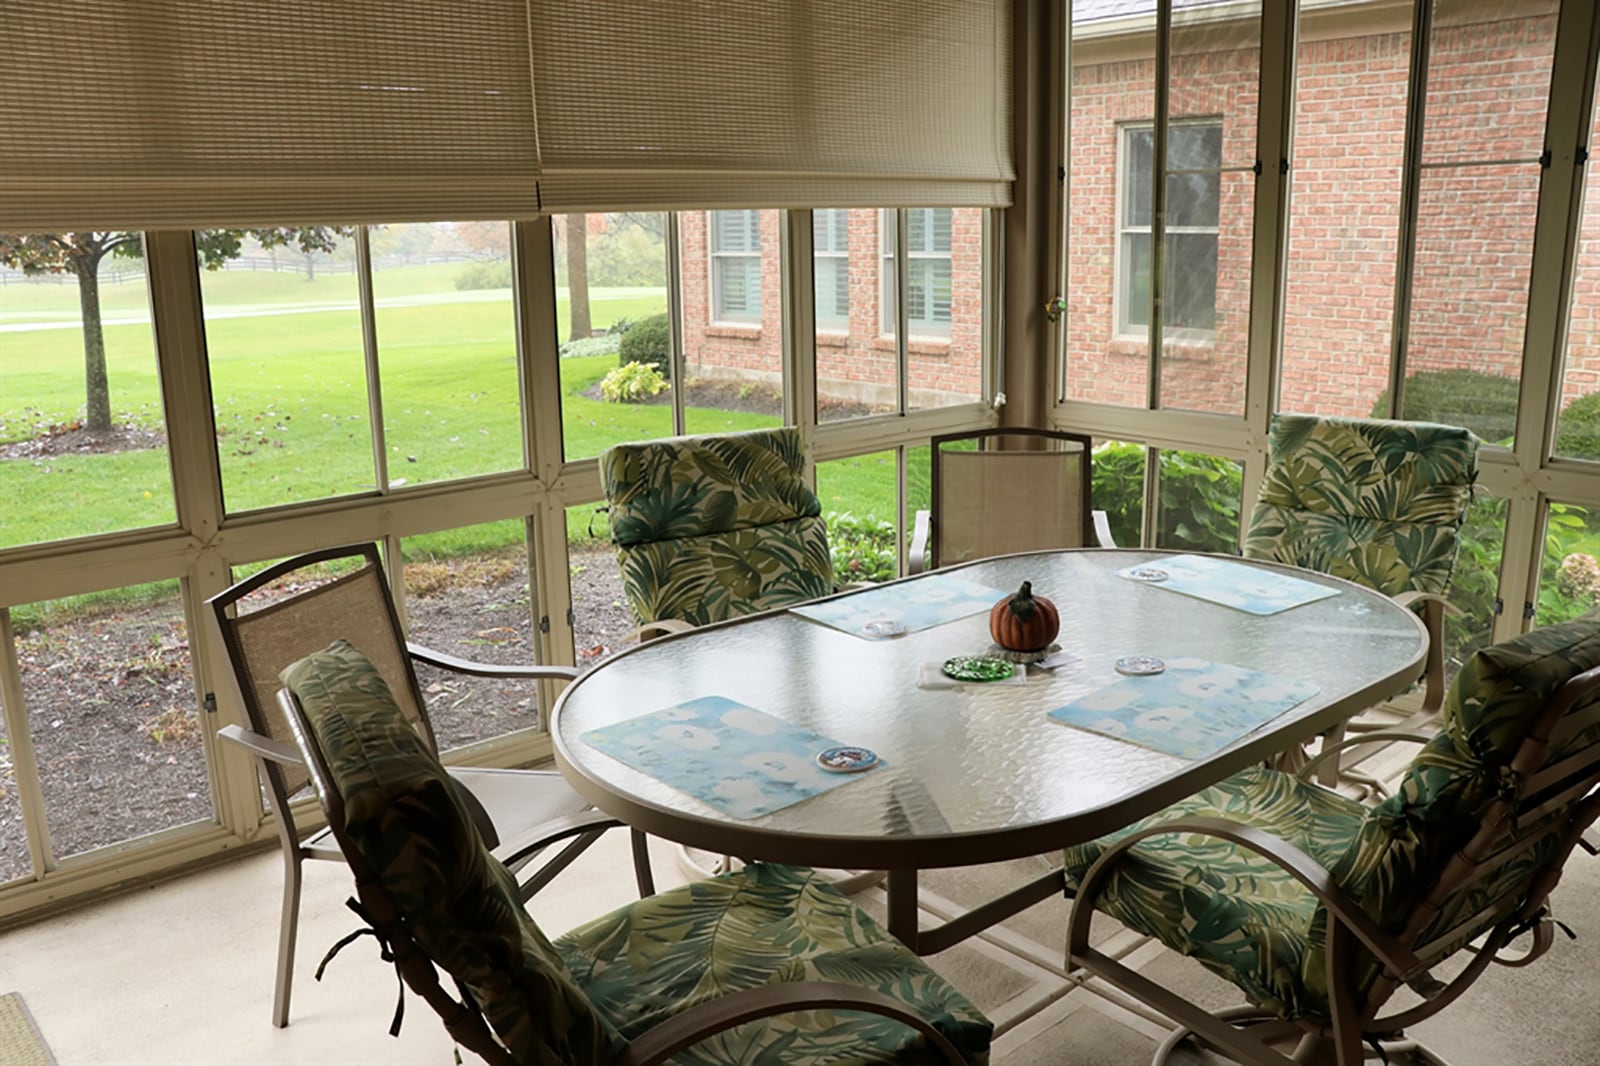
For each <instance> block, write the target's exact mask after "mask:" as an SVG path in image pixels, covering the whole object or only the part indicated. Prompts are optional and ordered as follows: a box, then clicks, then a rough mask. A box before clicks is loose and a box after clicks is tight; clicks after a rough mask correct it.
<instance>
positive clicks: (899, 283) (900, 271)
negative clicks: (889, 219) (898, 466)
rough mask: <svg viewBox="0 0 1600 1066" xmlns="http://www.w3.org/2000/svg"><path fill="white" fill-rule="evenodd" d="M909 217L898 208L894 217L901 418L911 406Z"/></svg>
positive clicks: (899, 406) (896, 335)
mask: <svg viewBox="0 0 1600 1066" xmlns="http://www.w3.org/2000/svg"><path fill="white" fill-rule="evenodd" d="M909 214H910V213H909V212H908V211H907V210H906V209H905V208H903V207H900V208H896V209H895V213H894V318H895V323H894V326H895V330H894V332H895V337H894V355H895V375H896V378H897V381H896V384H895V397H896V400H897V410H898V413H900V414H902V415H904V414H905V413H906V408H907V407H909V406H910V404H909V403H907V399H908V397H909V394H908V391H907V389H906V362H907V360H906V350H907V349H906V345H907V343H908V338H909V335H910V333H911V307H910V303H911V300H910V296H911V264H910V262H909V261H908V260H909V259H910V252H909V249H910V247H911V239H910V234H908V233H907V232H906V229H907V227H908V226H909V225H910V218H909Z"/></svg>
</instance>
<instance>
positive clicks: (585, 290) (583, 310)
mask: <svg viewBox="0 0 1600 1066" xmlns="http://www.w3.org/2000/svg"><path fill="white" fill-rule="evenodd" d="M567 300H568V304H569V306H570V309H571V327H572V328H571V330H570V336H569V337H568V338H567V339H568V340H575V341H576V340H582V339H583V338H585V337H587V336H589V334H591V333H592V332H594V326H593V324H592V322H591V320H590V318H589V216H588V215H568V216H567Z"/></svg>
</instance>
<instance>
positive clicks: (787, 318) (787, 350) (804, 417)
mask: <svg viewBox="0 0 1600 1066" xmlns="http://www.w3.org/2000/svg"><path fill="white" fill-rule="evenodd" d="M814 218H815V215H814V213H813V212H811V211H804V210H794V211H788V212H785V215H784V224H783V227H782V233H783V235H784V236H783V241H782V243H781V245H780V255H779V259H780V260H781V262H782V263H783V267H782V273H783V277H784V278H785V283H784V285H783V293H784V300H783V315H782V321H783V337H782V357H783V421H784V423H785V424H786V425H790V426H797V427H799V430H800V440H801V443H802V445H803V446H804V447H805V449H806V453H807V454H808V455H809V454H810V451H811V438H812V436H813V435H814V433H815V429H816V425H817V304H816V286H817V279H816V263H815V255H816V247H815V231H814V230H813V229H812V226H813V222H814ZM829 221H830V222H832V221H834V218H833V217H832V216H830V217H829ZM847 232H848V227H847ZM836 243H837V241H836V240H834V239H832V238H831V237H830V239H829V241H828V246H829V249H830V250H831V249H832V248H833V246H834V245H835V244H836ZM848 246H849V244H848V239H847V240H846V247H847V248H848ZM847 314H848V312H847ZM813 484H815V481H814V479H813Z"/></svg>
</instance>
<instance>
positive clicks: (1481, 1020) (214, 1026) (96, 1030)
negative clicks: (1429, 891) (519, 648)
mask: <svg viewBox="0 0 1600 1066" xmlns="http://www.w3.org/2000/svg"><path fill="white" fill-rule="evenodd" d="M657 848H658V850H657V852H656V854H655V867H656V870H657V878H658V881H659V882H660V883H661V885H662V887H666V886H667V885H668V884H671V883H676V882H677V881H678V880H680V879H681V875H680V874H679V873H678V872H677V867H676V862H675V856H674V853H673V851H672V849H671V848H670V846H668V845H666V844H662V843H660V842H657ZM1037 868H1039V867H1038V866H1037V864H1036V863H1013V864H1006V866H1005V867H1003V868H987V867H986V868H982V869H979V870H967V871H947V872H945V873H944V874H942V875H936V876H934V877H932V878H930V882H931V883H930V884H929V885H928V886H927V888H928V890H927V891H925V892H924V903H925V906H931V907H933V908H935V909H942V908H945V907H950V906H960V905H963V904H966V903H969V902H971V901H973V900H975V899H977V898H979V897H980V896H981V895H982V894H983V893H984V892H985V891H989V892H991V893H992V892H993V891H994V888H995V886H996V885H998V884H1002V883H1005V882H1008V881H1011V880H1013V879H1016V880H1020V879H1021V878H1022V877H1025V876H1027V874H1028V873H1030V872H1031V871H1032V870H1033V869H1037ZM281 871H282V866H281V863H280V861H279V859H278V856H277V854H276V853H265V854H260V855H256V856H253V857H250V858H247V859H244V860H242V861H238V862H234V863H232V864H229V865H227V866H224V867H219V868H216V869H212V870H208V871H204V872H201V873H198V874H193V875H190V876H188V877H184V878H182V879H179V880H174V881H170V882H167V883H165V884H161V885H156V886H153V887H150V888H146V889H142V890H140V891H138V892H135V893H133V894H130V895H126V896H122V897H119V898H115V899H111V900H107V901H105V902H103V903H99V904H96V905H93V906H90V907H86V908H83V909H80V910H77V911H73V912H70V913H68V914H65V915H62V916H60V917H57V918H54V919H52V920H49V921H45V922H42V923H39V924H36V925H33V926H30V927H26V928H22V929H17V930H13V931H10V932H8V933H4V934H0V992H10V991H15V992H20V993H21V994H22V996H23V998H24V999H25V1001H26V1002H27V1005H28V1007H29V1009H30V1010H31V1011H32V1013H33V1015H34V1018H35V1019H36V1021H37V1023H38V1025H39V1028H40V1030H41V1032H42V1033H43V1035H44V1038H45V1040H46V1041H47V1042H48V1044H49V1045H50V1048H51V1050H52V1051H53V1052H54V1054H55V1056H56V1059H57V1061H58V1063H60V1064H61V1066H77V1064H88V1063H151V1064H161V1066H174V1064H180V1063H196V1064H199V1063H204V1064H221V1063H300V1064H313V1063H330V1064H332V1063H340V1064H349V1063H385V1064H412V1063H415V1064H417V1066H424V1064H426V1066H445V1064H448V1063H450V1062H451V1061H453V1059H452V1057H451V1056H452V1044H451V1041H450V1040H449V1039H448V1037H447V1036H446V1034H445V1031H444V1029H443V1027H442V1026H441V1025H440V1024H439V1022H438V1021H437V1019H436V1018H435V1017H434V1015H433V1014H432V1012H431V1011H430V1010H428V1008H427V1007H426V1005H424V1004H423V1003H422V1002H421V1001H420V1000H418V999H416V998H415V997H413V996H410V995H409V994H408V996H407V1007H406V1014H405V1024H404V1027H403V1028H402V1030H401V1033H400V1036H399V1037H398V1038H392V1037H390V1036H389V1035H388V1032H387V1030H388V1026H389V1021H390V1016H391V1014H392V1012H393V1011H394V1006H395V995H396V988H397V985H396V978H395V975H394V971H393V969H392V968H391V967H389V966H388V965H386V964H384V963H383V962H381V961H380V960H379V958H378V955H377V950H376V947H375V945H374V943H373V942H372V941H371V940H370V939H368V938H363V939H361V940H358V941H357V942H355V943H354V944H352V945H350V946H349V947H348V948H346V949H345V951H344V952H343V953H341V954H340V956H339V957H338V958H337V959H335V960H334V961H333V963H332V964H331V965H329V967H328V969H327V972H326V974H325V975H324V979H323V980H322V981H321V982H320V983H319V982H316V981H314V980H312V973H313V971H314V970H315V969H316V966H317V963H318V961H319V960H320V959H321V957H322V954H323V952H324V951H326V950H327V948H328V947H329V946H330V945H331V944H332V943H333V942H334V941H335V940H337V939H338V938H339V937H341V936H343V935H344V934H345V933H347V932H349V931H351V930H353V929H355V928H356V927H357V924H358V923H357V921H356V919H355V917H354V915H352V914H351V913H350V912H349V911H347V910H346V909H345V907H344V900H345V898H346V897H347V896H348V895H349V894H350V880H349V875H348V873H347V872H346V870H345V868H344V866H343V865H342V864H337V863H329V862H312V863H307V864H306V885H305V892H304V897H303V902H302V913H301V926H300V929H301V932H300V948H301V950H300V954H299V958H298V959H297V963H296V967H295V972H296V977H295V981H296V987H295V992H294V1000H293V1004H292V1008H291V1012H290V1024H289V1026H288V1028H286V1029H274V1028H272V1027H271V1025H270V1024H269V1022H268V1016H269V1012H270V1009H271V1003H272V974H273V963H274V953H275V951H276V943H277V912H278V904H279V893H280V891H281ZM632 893H633V884H632V877H631V870H630V866H629V859H628V852H627V837H626V835H625V834H622V833H610V834H607V836H606V837H605V838H603V839H602V841H601V842H600V844H598V845H596V846H595V847H594V848H592V849H590V851H589V852H588V853H587V854H586V855H585V856H584V857H583V858H582V859H580V860H579V862H578V863H576V864H575V865H574V866H573V867H572V868H571V869H569V870H568V871H566V872H565V873H563V874H562V875H561V877H560V878H558V879H557V880H556V882H555V883H554V884H552V885H551V886H550V887H549V888H547V889H546V890H545V891H544V892H542V893H541V894H540V895H539V896H537V897H536V898H535V899H534V901H533V902H532V904H531V905H530V908H529V909H530V911H531V913H532V914H533V916H534V918H535V919H536V920H537V921H538V922H539V923H540V924H541V926H542V927H543V928H544V929H546V930H547V931H549V932H551V933H557V932H560V931H563V930H565V929H567V928H569V927H571V926H573V925H575V924H577V923H579V922H581V921H583V920H585V919H587V918H590V917H592V916H595V915H598V914H601V913H604V912H605V911H607V910H609V909H611V908H613V907H616V906H620V905H622V904H624V903H627V902H628V901H629V900H630V899H631V898H632ZM857 899H858V901H859V902H861V903H862V904H863V905H864V906H866V907H867V908H868V909H869V910H876V911H879V912H880V913H881V910H882V905H883V900H882V892H881V890H879V889H869V890H868V891H866V892H864V893H862V894H860V895H859V896H858V897H857ZM1556 906H1557V910H1558V913H1559V914H1560V915H1561V917H1562V918H1563V919H1564V920H1565V921H1567V923H1568V924H1569V925H1571V926H1572V927H1573V929H1574V931H1575V932H1576V933H1577V934H1578V939H1577V940H1576V941H1575V942H1574V941H1568V940H1566V938H1564V937H1558V938H1557V943H1556V945H1555V947H1554V949H1553V950H1552V952H1551V954H1550V955H1549V956H1547V957H1546V958H1545V959H1542V960H1540V961H1539V962H1538V963H1537V964H1536V965H1535V966H1533V967H1530V968H1528V969H1527V970H1508V969H1504V968H1500V967H1493V968H1491V972H1490V974H1489V975H1487V976H1486V977H1485V978H1484V979H1483V980H1482V981H1480V982H1479V984H1478V985H1477V986H1475V988H1474V989H1473V990H1472V991H1471V992H1470V993H1469V994H1468V995H1467V996H1466V997H1465V998H1464V999H1463V1000H1462V1001H1460V1002H1458V1003H1457V1004H1455V1005H1453V1006H1452V1007H1451V1008H1449V1009H1448V1010H1447V1011H1446V1012H1445V1013H1444V1014H1443V1015H1442V1016H1441V1017H1440V1018H1439V1019H1438V1020H1435V1021H1433V1022H1430V1023H1427V1024H1425V1025H1424V1026H1422V1027H1419V1031H1418V1035H1419V1036H1421V1037H1422V1038H1423V1039H1425V1040H1427V1041H1429V1042H1430V1043H1431V1044H1432V1045H1433V1047H1434V1048H1435V1049H1436V1050H1437V1051H1439V1052H1441V1053H1443V1054H1444V1055H1445V1056H1446V1057H1447V1058H1449V1060H1450V1061H1451V1063H1452V1064H1453V1066H1506V1064H1517V1066H1580V1064H1581V1066H1592V1064H1594V1063H1596V1062H1600V1013H1597V1012H1595V1011H1594V1009H1593V1002H1594V998H1595V993H1596V990H1597V988H1600V859H1591V858H1589V857H1588V856H1585V855H1579V856H1577V857H1575V858H1574V860H1573V861H1572V863H1571V864H1569V867H1568V876H1567V877H1566V879H1565V880H1564V882H1563V884H1562V886H1561V888H1559V889H1558V890H1557V895H1556ZM1065 914H1066V904H1065V902H1064V901H1047V902H1046V903H1044V904H1041V905H1039V906H1038V907H1035V908H1033V909H1032V910H1030V911H1028V912H1026V913H1025V914H1023V915H1020V916H1018V917H1017V918H1016V919H1014V920H1013V921H1011V922H1009V923H1007V925H1006V926H1005V927H1003V928H1002V929H1000V930H998V931H997V932H996V933H995V935H994V937H993V938H992V939H990V940H974V941H969V942H968V943H967V944H964V945H961V946H959V947H957V948H954V949H951V950H950V951H947V952H944V953H942V954H941V955H939V956H936V957H935V958H934V959H933V960H932V961H933V964H934V965H935V966H936V968H938V969H939V970H940V971H941V972H942V973H944V974H945V975H946V976H947V977H948V978H949V979H950V980H952V981H953V982H954V983H955V984H956V985H957V987H959V988H961V989H962V990H963V991H965V992H966V993H967V994H968V995H969V996H971V997H972V998H973V999H974V1000H975V1001H976V1002H977V1003H978V1005H979V1006H980V1007H981V1008H982V1009H983V1010H984V1011H985V1012H987V1013H988V1014H989V1015H990V1017H992V1018H994V1019H995V1020H996V1022H997V1023H998V1025H999V1026H1000V1028H1001V1033H1000V1036H999V1037H998V1039H997V1041H996V1045H995V1056H994V1061H995V1062H996V1063H997V1064H1006V1066H1013V1064H1014V1066H1045V1064H1056V1063H1073V1064H1078V1066H1122V1064H1127V1066H1134V1064H1142V1063H1145V1062H1148V1061H1149V1056H1150V1054H1151V1053H1152V1051H1153V1050H1154V1048H1155V1047H1156V1045H1157V1044H1158V1043H1159V1041H1160V1040H1161V1039H1162V1037H1163V1036H1164V1035H1165V1029H1164V1027H1163V1025H1162V1024H1161V1023H1159V1022H1158V1021H1156V1020H1154V1019H1152V1018H1150V1017H1146V1016H1142V1015H1141V1014H1140V1013H1138V1012H1137V1011H1136V1010H1134V1009H1131V1007H1130V1005H1128V1004H1126V1002H1125V1001H1122V1000H1121V999H1120V998H1119V997H1117V996H1116V995H1115V993H1113V992H1111V991H1110V990H1107V989H1103V988H1100V987H1099V986H1097V985H1096V984H1094V983H1091V984H1089V985H1079V984H1078V982H1076V981H1075V980H1072V979H1068V978H1066V977H1064V976H1063V975H1062V974H1061V973H1060V970H1059V965H1060V959H1061V944H1062V937H1063V923H1064V920H1065ZM1099 939H1100V940H1101V942H1102V943H1103V944H1105V945H1106V946H1107V947H1108V948H1111V949H1119V950H1125V951H1128V952H1130V953H1131V954H1130V958H1131V959H1132V960H1133V961H1134V962H1136V963H1137V964H1138V965H1139V966H1140V968H1141V969H1144V970H1146V971H1147V972H1150V973H1152V974H1154V975H1157V976H1159V978H1160V979H1161V980H1162V981H1163V982H1167V983H1170V984H1172V985H1173V986H1175V987H1178V988H1179V989H1180V990H1182V991H1184V992H1185V993H1186V994H1189V995H1191V996H1193V997H1194V998H1196V999H1198V1000H1200V1001H1201V1002H1205V1003H1207V1005H1208V1006H1209V1005H1219V1006H1220V1005H1223V1004H1226V1003H1228V1002H1232V1001H1233V999H1234V997H1232V996H1230V995H1229V992H1228V989H1227V987H1226V986H1225V985H1223V984H1222V982H1220V981H1217V980H1216V979H1214V978H1211V977H1209V975H1206V974H1204V973H1203V972H1200V971H1199V970H1198V968H1197V967H1194V966H1193V965H1192V964H1190V963H1188V962H1187V961H1185V960H1182V959H1179V958H1177V957H1176V956H1174V955H1171V954H1170V953H1168V952H1166V951H1165V950H1164V949H1162V948H1160V947H1159V946H1158V945H1155V944H1152V943H1146V942H1143V941H1140V940H1138V939H1136V938H1133V937H1132V936H1131V935H1129V934H1128V933H1126V932H1125V931H1121V930H1119V929H1117V928H1116V927H1115V926H1113V925H1112V924H1111V923H1109V922H1105V923H1104V928H1103V931H1102V932H1101V934H1100V936H1099ZM464 1058H466V1059H467V1060H469V1061H472V1060H473V1057H472V1056H471V1055H464ZM1187 1061H1199V1059H1198V1058H1195V1059H1190V1060H1187Z"/></svg>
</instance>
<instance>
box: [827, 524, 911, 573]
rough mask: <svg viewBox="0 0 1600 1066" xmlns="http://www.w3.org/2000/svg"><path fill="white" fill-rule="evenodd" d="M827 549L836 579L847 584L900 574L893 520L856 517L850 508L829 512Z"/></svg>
mask: <svg viewBox="0 0 1600 1066" xmlns="http://www.w3.org/2000/svg"><path fill="white" fill-rule="evenodd" d="M824 521H825V522H827V525H828V552H829V554H830V555H832V557H833V580H834V583H835V584H839V585H845V584H849V583H850V582H852V581H890V580H893V579H894V578H895V577H896V576H898V575H897V572H896V570H897V567H898V565H899V560H898V559H897V558H896V556H895V543H894V523H893V522H883V521H879V520H878V519H876V518H874V517H872V516H871V515H868V516H867V517H865V518H857V517H856V516H855V515H853V514H851V513H850V512H849V511H829V512H828V514H827V515H826V516H825V517H824Z"/></svg>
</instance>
